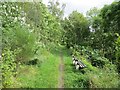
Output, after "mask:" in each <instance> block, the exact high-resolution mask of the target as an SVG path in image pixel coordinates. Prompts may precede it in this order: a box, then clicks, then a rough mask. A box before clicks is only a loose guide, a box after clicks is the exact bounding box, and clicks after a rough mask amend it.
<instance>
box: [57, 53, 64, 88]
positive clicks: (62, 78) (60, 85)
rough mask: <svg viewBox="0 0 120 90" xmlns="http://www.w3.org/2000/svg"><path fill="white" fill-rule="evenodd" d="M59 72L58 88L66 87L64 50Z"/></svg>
mask: <svg viewBox="0 0 120 90" xmlns="http://www.w3.org/2000/svg"><path fill="white" fill-rule="evenodd" d="M59 73H60V74H59V78H58V88H64V63H63V55H62V52H60V64H59Z"/></svg>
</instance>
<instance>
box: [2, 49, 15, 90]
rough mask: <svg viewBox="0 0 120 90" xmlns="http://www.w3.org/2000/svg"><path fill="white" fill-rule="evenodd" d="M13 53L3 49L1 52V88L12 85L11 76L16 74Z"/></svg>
mask: <svg viewBox="0 0 120 90" xmlns="http://www.w3.org/2000/svg"><path fill="white" fill-rule="evenodd" d="M15 56H16V55H15V52H13V51H10V50H9V49H4V51H3V52H2V65H1V70H2V87H4V88H6V87H10V86H11V85H12V84H13V76H14V75H15V74H16V73H17V72H16V71H15V69H16V63H15Z"/></svg>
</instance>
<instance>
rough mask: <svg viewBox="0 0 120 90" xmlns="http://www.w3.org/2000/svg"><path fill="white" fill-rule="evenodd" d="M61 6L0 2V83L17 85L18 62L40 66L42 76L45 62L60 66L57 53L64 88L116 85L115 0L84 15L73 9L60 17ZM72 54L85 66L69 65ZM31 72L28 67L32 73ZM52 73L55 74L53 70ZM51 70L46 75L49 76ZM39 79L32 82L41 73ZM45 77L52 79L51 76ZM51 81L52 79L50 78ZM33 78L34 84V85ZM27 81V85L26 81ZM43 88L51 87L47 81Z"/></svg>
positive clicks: (118, 6)
mask: <svg viewBox="0 0 120 90" xmlns="http://www.w3.org/2000/svg"><path fill="white" fill-rule="evenodd" d="M64 9H65V4H62V6H60V3H59V2H58V1H56V2H55V1H54V0H53V1H50V2H49V5H48V6H45V5H44V4H43V3H42V2H39V3H36V2H35V1H34V2H24V3H23V2H1V3H0V10H1V11H0V12H1V13H0V21H1V22H0V23H1V27H0V29H1V30H2V32H0V37H1V34H2V41H1V44H2V45H1V46H0V47H2V55H1V56H2V65H1V67H0V68H1V71H2V88H8V87H16V86H15V85H16V84H15V79H16V78H18V77H19V75H21V74H18V72H19V73H20V70H21V66H23V67H29V66H30V65H36V64H37V66H36V67H34V68H37V70H38V68H41V70H43V72H44V74H40V75H39V74H37V77H38V78H39V79H40V78H41V77H42V75H43V76H46V75H45V73H46V71H44V69H43V68H45V69H46V67H45V66H46V64H47V69H46V70H49V69H50V67H49V66H54V67H53V68H52V69H54V70H53V71H55V70H56V68H57V67H59V65H58V64H59V62H58V60H57V59H58V58H59V54H61V52H63V53H62V54H63V55H64V57H65V58H64V59H65V60H64V63H65V65H66V66H65V70H66V71H65V84H64V85H65V87H81V88H112V87H114V88H118V87H120V85H119V82H120V81H119V73H120V52H119V51H120V36H119V34H120V31H119V30H120V1H116V2H113V3H112V4H110V5H105V6H104V7H103V8H102V9H97V8H96V7H94V8H93V9H90V10H89V11H88V12H87V14H86V17H85V16H84V15H83V14H82V13H79V12H77V11H73V12H72V13H71V14H70V15H69V16H68V17H66V18H63V16H64ZM63 47H65V48H64V49H63ZM44 54H45V55H44ZM71 54H73V55H75V56H76V57H77V58H78V59H81V60H82V61H83V63H85V64H86V65H87V68H85V69H83V70H80V71H78V72H77V71H75V70H73V68H71V64H70V63H71V61H70V59H71V56H70V55H71ZM42 55H43V56H42ZM54 55H55V56H54ZM49 59H50V60H49ZM53 60H54V61H53ZM44 61H46V62H44ZM47 62H49V63H47ZM41 63H43V66H41ZM56 63H57V64H56ZM27 65H28V66H27ZM30 68H31V67H30ZM52 69H51V70H50V71H52ZM33 70H34V69H33ZM70 70H71V71H70ZM31 71H32V69H31ZM33 72H34V71H33ZM38 72H39V73H41V72H42V71H40V70H38ZM26 73H27V72H26ZM29 74H30V73H29ZM32 74H33V73H32V72H31V76H32ZM47 74H49V72H47ZM52 74H56V75H57V76H58V72H57V71H56V72H55V73H54V72H52ZM52 74H50V76H51V77H52V79H53V75H52ZM35 75H36V74H35ZM23 77H24V75H23ZM47 77H48V76H47ZM34 78H35V77H34ZM38 78H37V79H38ZM55 78H57V77H55ZM112 78H114V79H112ZM35 79H36V78H35ZM37 79H36V80H37ZM21 80H23V79H21ZM25 80H27V79H25ZM28 80H29V79H28ZM40 80H41V82H39V81H37V82H38V83H40V84H41V83H42V82H43V83H44V80H43V78H42V79H40ZM47 80H48V81H51V78H47ZM23 81H24V80H23ZM56 81H57V80H54V79H53V83H56ZM16 82H17V81H16ZM18 82H19V81H18ZM21 82H22V81H21ZM28 82H29V81H28ZM33 82H36V81H35V80H33ZM33 82H32V83H33ZM45 82H47V81H45ZM109 82H111V83H109ZM38 83H37V84H36V85H37V86H35V87H39V85H38ZM28 84H29V85H30V82H29V83H28ZM41 85H42V84H41ZM49 85H50V86H49ZM24 86H25V87H30V86H27V84H25V85H23V86H18V87H23V88H24ZM53 86H54V87H57V86H55V85H53ZM31 87H34V85H33V86H31ZM43 87H44V85H43ZM48 87H52V84H50V83H49V84H48Z"/></svg>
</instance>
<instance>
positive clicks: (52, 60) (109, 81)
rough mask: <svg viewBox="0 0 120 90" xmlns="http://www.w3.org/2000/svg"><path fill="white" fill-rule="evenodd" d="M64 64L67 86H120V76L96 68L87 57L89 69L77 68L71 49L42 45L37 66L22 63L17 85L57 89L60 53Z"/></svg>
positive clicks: (16, 80) (81, 57) (84, 60)
mask: <svg viewBox="0 0 120 90" xmlns="http://www.w3.org/2000/svg"><path fill="white" fill-rule="evenodd" d="M61 54H62V56H63V63H64V72H63V74H64V75H63V76H64V87H65V88H110V87H118V83H119V81H118V75H117V74H116V73H115V72H113V70H114V69H113V70H111V71H110V70H107V69H98V68H96V67H93V66H92V65H91V64H90V62H88V61H87V60H86V58H85V57H84V56H77V57H78V58H79V59H82V62H83V63H85V64H86V66H87V68H85V69H83V70H76V69H75V66H73V65H72V57H71V51H70V50H68V49H66V48H65V47H62V46H52V45H50V46H49V49H42V48H40V49H39V51H38V55H36V57H37V58H38V59H39V61H38V64H37V65H22V67H21V69H20V70H19V71H18V75H17V78H16V79H15V80H14V81H15V84H14V85H13V87H17V88H58V80H59V74H60V72H59V64H60V56H61Z"/></svg>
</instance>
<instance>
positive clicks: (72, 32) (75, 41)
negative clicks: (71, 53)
mask: <svg viewBox="0 0 120 90" xmlns="http://www.w3.org/2000/svg"><path fill="white" fill-rule="evenodd" d="M64 22H65V25H64V29H65V32H66V33H65V38H66V43H67V46H68V47H70V46H74V45H85V41H86V40H87V37H88V36H89V33H90V31H89V25H88V21H87V19H86V18H85V17H84V16H83V15H82V14H81V13H78V12H77V11H73V12H72V13H71V14H70V15H69V18H68V19H65V21H64Z"/></svg>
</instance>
